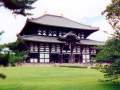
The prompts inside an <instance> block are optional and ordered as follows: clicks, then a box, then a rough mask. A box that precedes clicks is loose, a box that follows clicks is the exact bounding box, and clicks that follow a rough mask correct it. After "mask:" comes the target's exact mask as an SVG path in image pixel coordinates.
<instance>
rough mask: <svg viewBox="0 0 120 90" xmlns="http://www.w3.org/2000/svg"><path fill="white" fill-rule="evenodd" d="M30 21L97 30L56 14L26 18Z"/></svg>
mask: <svg viewBox="0 0 120 90" xmlns="http://www.w3.org/2000/svg"><path fill="white" fill-rule="evenodd" d="M28 21H29V22H32V23H37V24H42V25H49V26H58V27H67V28H76V29H83V30H84V29H85V30H95V31H96V30H98V29H99V28H97V27H91V26H89V25H84V24H81V23H78V22H75V21H72V20H70V19H68V18H65V17H63V16H56V15H49V14H46V15H43V16H41V17H39V18H32V19H29V20H28Z"/></svg>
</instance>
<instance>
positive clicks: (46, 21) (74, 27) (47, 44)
mask: <svg viewBox="0 0 120 90" xmlns="http://www.w3.org/2000/svg"><path fill="white" fill-rule="evenodd" d="M96 31H98V28H96V27H91V26H88V25H84V24H80V23H78V22H75V21H72V20H70V19H68V18H65V17H63V16H56V15H49V14H46V15H43V16H41V17H39V18H32V19H28V20H27V22H26V25H25V26H24V28H23V30H22V31H21V32H20V33H19V35H18V39H22V40H23V41H25V43H26V45H27V47H28V52H29V53H28V58H27V59H26V63H90V62H92V61H93V59H94V57H95V55H96V45H101V44H102V43H101V42H98V41H94V40H90V39H87V37H88V36H89V35H90V34H92V33H94V32H96Z"/></svg>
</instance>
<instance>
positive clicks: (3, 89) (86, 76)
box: [0, 67, 120, 90]
mask: <svg viewBox="0 0 120 90" xmlns="http://www.w3.org/2000/svg"><path fill="white" fill-rule="evenodd" d="M0 72H2V73H4V74H6V75H7V78H6V79H5V80H1V79H0V90H120V86H113V85H112V84H107V83H103V82H100V81H99V79H102V78H103V75H102V73H100V72H99V71H97V70H95V69H80V68H67V67H14V68H0Z"/></svg>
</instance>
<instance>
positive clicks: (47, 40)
mask: <svg viewBox="0 0 120 90" xmlns="http://www.w3.org/2000/svg"><path fill="white" fill-rule="evenodd" d="M19 38H20V39H22V40H25V41H35V42H44V43H65V42H63V41H59V40H58V38H57V37H46V36H36V35H25V36H20V37H19ZM79 43H80V44H83V45H104V43H103V42H98V41H95V40H90V39H84V40H80V42H79Z"/></svg>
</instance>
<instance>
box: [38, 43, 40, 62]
mask: <svg viewBox="0 0 120 90" xmlns="http://www.w3.org/2000/svg"><path fill="white" fill-rule="evenodd" d="M38 63H40V43H38Z"/></svg>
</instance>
